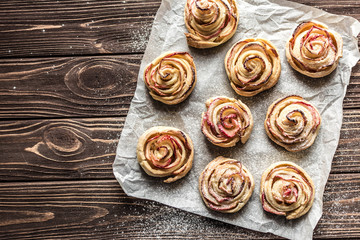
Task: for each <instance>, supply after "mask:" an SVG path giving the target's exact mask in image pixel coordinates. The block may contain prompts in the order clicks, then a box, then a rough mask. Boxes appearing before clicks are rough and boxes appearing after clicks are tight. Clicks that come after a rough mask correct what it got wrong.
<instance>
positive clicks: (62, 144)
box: [43, 127, 85, 156]
mask: <svg viewBox="0 0 360 240" xmlns="http://www.w3.org/2000/svg"><path fill="white" fill-rule="evenodd" d="M43 141H44V143H45V144H46V145H47V147H48V148H49V149H51V150H52V151H53V152H54V153H55V154H56V155H59V156H73V155H76V154H79V153H81V152H82V151H83V150H84V143H85V139H84V138H83V137H81V136H79V135H78V134H76V133H75V132H74V130H72V129H70V128H68V127H52V128H49V129H47V130H45V131H44V134H43Z"/></svg>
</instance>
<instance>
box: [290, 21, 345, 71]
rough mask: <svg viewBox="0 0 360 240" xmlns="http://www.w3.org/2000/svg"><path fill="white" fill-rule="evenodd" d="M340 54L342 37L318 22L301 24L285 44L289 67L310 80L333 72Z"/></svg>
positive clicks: (341, 51)
mask: <svg viewBox="0 0 360 240" xmlns="http://www.w3.org/2000/svg"><path fill="white" fill-rule="evenodd" d="M342 53H343V40H342V37H341V36H340V35H339V34H338V33H336V32H334V31H332V30H329V29H328V27H327V26H326V25H325V24H323V23H319V22H304V23H301V24H300V25H299V26H298V27H297V28H296V29H295V31H294V33H293V35H292V37H291V38H290V40H289V41H288V42H287V44H286V58H287V60H288V62H289V63H290V65H291V66H292V67H293V68H294V69H295V70H296V71H298V72H300V73H302V74H304V75H306V76H309V77H312V78H320V77H324V76H326V75H329V74H330V73H331V72H332V71H334V69H335V68H336V66H337V65H338V63H339V60H340V58H341V57H342Z"/></svg>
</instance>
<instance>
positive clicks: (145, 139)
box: [136, 126, 194, 183]
mask: <svg viewBox="0 0 360 240" xmlns="http://www.w3.org/2000/svg"><path fill="white" fill-rule="evenodd" d="M136 153H137V158H138V161H139V164H140V166H141V167H142V168H143V169H144V171H145V172H146V173H147V174H148V175H150V176H153V177H168V176H172V177H169V178H167V179H166V180H164V182H166V183H171V182H174V181H176V180H178V179H180V178H182V177H184V176H185V175H186V174H187V173H188V172H189V171H190V169H191V167H192V162H193V158H194V146H193V143H192V141H191V139H190V137H189V136H188V135H187V134H186V133H184V132H183V131H180V130H179V129H177V128H173V127H162V126H159V127H152V128H150V129H148V130H147V131H146V132H145V133H144V134H143V135H141V137H140V138H139V141H138V145H137V149H136Z"/></svg>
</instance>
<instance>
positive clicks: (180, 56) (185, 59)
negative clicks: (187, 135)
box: [144, 52, 196, 105]
mask: <svg viewBox="0 0 360 240" xmlns="http://www.w3.org/2000/svg"><path fill="white" fill-rule="evenodd" d="M144 81H145V85H146V87H147V88H148V89H149V91H150V95H151V96H152V97H153V98H154V99H155V100H158V101H160V102H163V103H165V104H168V105H173V104H178V103H180V102H182V101H184V100H185V99H186V98H187V97H188V96H189V95H190V93H191V92H192V90H193V89H194V87H195V84H196V68H195V64H194V61H193V58H192V57H191V56H190V54H189V53H187V52H169V53H164V54H162V55H160V56H159V57H157V58H156V59H154V60H153V61H152V63H150V64H149V65H148V66H147V67H146V68H145V71H144Z"/></svg>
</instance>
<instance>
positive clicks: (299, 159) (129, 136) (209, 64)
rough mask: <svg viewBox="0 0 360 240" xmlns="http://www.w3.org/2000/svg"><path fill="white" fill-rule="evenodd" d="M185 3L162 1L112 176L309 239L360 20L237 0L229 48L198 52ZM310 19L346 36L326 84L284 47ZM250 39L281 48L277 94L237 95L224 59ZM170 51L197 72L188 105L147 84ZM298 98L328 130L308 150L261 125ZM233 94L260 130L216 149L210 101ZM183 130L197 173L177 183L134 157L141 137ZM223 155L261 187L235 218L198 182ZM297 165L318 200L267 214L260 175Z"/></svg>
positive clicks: (133, 191) (191, 205) (134, 192)
mask: <svg viewBox="0 0 360 240" xmlns="http://www.w3.org/2000/svg"><path fill="white" fill-rule="evenodd" d="M185 2H186V1H185V0H183V1H178V0H163V1H162V4H161V6H160V8H159V10H158V12H157V15H156V17H155V20H154V24H153V28H152V32H151V36H150V40H149V43H148V45H147V48H146V51H145V55H144V57H143V60H142V63H141V67H140V71H139V77H138V83H137V88H136V92H135V96H134V98H133V100H132V103H131V106H130V110H129V113H128V116H127V119H126V123H125V126H124V129H123V131H122V134H121V138H120V141H119V145H118V149H117V154H116V159H115V162H114V165H113V169H114V174H115V177H116V178H117V180H118V181H119V183H120V185H121V187H122V188H123V190H124V191H125V192H126V193H127V194H128V195H129V196H133V197H138V198H144V199H150V200H154V201H157V202H160V203H163V204H166V205H169V206H172V207H176V208H179V209H183V210H185V211H189V212H192V213H195V214H199V215H202V216H206V217H209V218H213V219H217V220H219V221H223V222H226V223H230V224H234V225H237V226H241V227H245V228H248V229H253V230H257V231H261V232H271V233H274V234H276V235H279V236H282V237H286V238H290V239H311V238H312V235H313V230H314V228H315V226H316V224H317V222H318V220H319V219H320V217H321V215H322V196H323V192H324V187H325V184H326V181H327V178H328V176H329V172H330V168H331V161H332V159H333V156H334V153H335V150H336V148H337V145H338V140H339V135H340V128H341V124H342V102H343V98H344V96H345V92H346V87H347V85H348V84H349V79H350V74H351V68H352V67H353V66H354V65H355V64H356V63H357V61H358V60H359V56H360V55H359V50H358V47H357V39H356V36H357V35H358V33H359V32H360V23H359V22H358V21H357V20H355V19H353V18H351V17H345V16H338V15H334V14H329V13H326V12H324V11H322V10H319V9H316V8H313V7H309V6H304V5H301V4H297V3H292V2H288V1H284V0H241V1H240V0H238V1H237V3H238V7H239V11H240V22H239V26H238V29H237V32H236V34H235V35H234V36H233V37H232V38H231V39H230V40H229V41H228V42H227V43H225V44H223V45H221V46H219V47H216V48H213V49H205V50H199V49H194V48H190V47H188V46H187V43H186V38H185V35H184V32H186V28H185V24H184V19H183V14H184V5H185ZM308 20H318V21H320V22H323V23H325V24H327V25H328V26H329V28H331V29H333V30H335V31H337V32H338V33H340V34H341V35H342V37H343V40H344V54H343V58H342V59H341V60H340V64H339V66H338V68H337V69H336V71H334V72H333V73H332V74H330V75H329V76H327V77H324V78H321V79H312V78H309V77H306V76H303V75H301V74H299V73H297V72H296V71H295V70H293V69H292V68H291V67H290V65H289V64H288V63H287V61H286V57H285V50H284V48H285V43H286V41H287V40H288V39H289V38H290V36H291V34H292V32H293V30H294V29H295V27H296V26H297V25H298V24H299V23H301V22H303V21H308ZM245 38H265V39H268V40H270V41H271V42H272V43H273V44H274V45H275V46H276V48H277V49H278V51H279V54H280V57H281V67H282V71H281V76H280V79H279V82H278V83H277V84H276V85H275V86H274V87H273V88H271V89H269V90H267V91H265V92H262V93H260V94H258V95H256V96H254V97H249V98H246V97H241V96H238V95H237V94H236V93H235V92H234V91H233V89H232V88H231V86H230V83H229V80H228V78H227V75H226V72H225V68H224V63H223V59H224V57H225V54H226V52H227V51H228V49H229V48H230V47H231V46H232V45H233V44H234V43H236V42H237V41H239V40H242V39H245ZM166 51H187V52H189V53H190V54H191V55H192V56H193V57H194V61H195V64H196V68H197V79H198V80H197V84H196V86H195V89H194V91H193V92H192V94H191V95H190V96H189V98H188V99H187V100H185V102H183V103H181V104H178V105H176V106H167V105H165V104H162V103H160V102H157V101H155V100H153V99H152V98H151V96H150V95H149V94H148V91H147V89H146V87H145V85H144V81H143V71H144V68H145V66H146V65H147V64H149V63H150V62H151V61H152V60H153V59H154V58H156V57H157V56H158V55H160V54H161V53H163V52H166ZM292 94H297V95H300V96H302V97H304V98H305V99H306V100H308V101H310V102H312V103H313V104H314V105H315V106H316V107H317V108H318V109H319V112H320V114H321V116H322V126H321V130H320V133H319V135H318V137H317V139H316V140H315V143H314V145H313V146H312V147H310V148H309V149H307V150H305V151H302V152H299V153H291V152H287V151H286V150H284V149H283V148H282V147H279V146H277V145H276V144H274V143H273V142H272V141H271V140H270V139H269V138H268V137H267V135H266V133H265V130H264V126H263V122H264V119H265V115H266V111H267V108H268V106H269V105H270V104H271V103H272V102H273V101H274V100H276V99H278V98H280V97H285V96H288V95H292ZM219 95H223V96H228V97H232V98H238V99H240V100H241V101H243V102H244V103H245V104H246V105H247V106H248V107H249V108H250V110H251V112H252V114H253V117H254V129H253V131H252V133H251V136H250V139H249V140H248V142H247V143H246V144H244V145H242V144H241V143H238V144H237V145H236V146H235V147H232V148H227V149H224V148H220V147H216V146H214V145H212V144H211V143H210V142H209V141H208V140H207V139H206V138H205V137H204V135H203V134H202V133H201V130H200V125H201V113H202V112H203V111H205V110H206V107H205V101H206V100H207V99H208V98H210V97H214V96H219ZM160 125H162V126H172V127H177V128H179V129H181V130H183V131H185V132H186V133H188V134H189V135H190V137H191V138H192V140H193V142H194V146H195V157H194V164H193V168H192V170H191V171H190V172H189V173H188V175H187V176H186V177H184V178H183V179H181V180H178V181H177V182H175V183H172V184H166V183H163V182H162V181H163V179H158V178H154V177H150V176H148V175H146V173H145V172H144V171H143V170H142V169H141V167H140V166H139V164H138V162H137V159H136V145H137V140H138V137H139V136H140V135H141V134H142V133H143V132H144V131H145V130H147V129H148V128H150V127H153V126H160ZM219 155H222V156H225V157H230V158H234V159H238V160H240V161H241V162H242V163H243V164H244V165H245V166H246V167H247V168H248V169H249V170H250V172H251V173H252V174H253V176H254V180H255V184H256V185H255V190H254V193H253V195H252V197H251V198H250V200H249V202H248V203H247V204H246V205H245V207H244V208H243V209H241V210H240V211H239V212H238V213H235V214H221V213H216V212H214V211H211V210H209V209H207V208H206V207H205V205H204V204H203V202H202V199H201V197H200V194H199V192H198V178H199V174H200V173H201V171H202V170H203V169H204V168H205V166H206V165H207V164H208V163H209V162H210V161H211V160H213V159H214V158H215V157H217V156H219ZM283 160H287V161H292V162H295V163H296V164H298V165H300V166H301V167H303V168H304V169H305V170H306V171H307V172H308V174H309V175H310V176H311V177H312V179H313V181H314V183H315V187H316V195H315V201H314V204H313V207H312V208H311V210H310V211H309V212H308V214H306V215H304V216H302V217H301V218H300V219H296V220H291V221H288V220H286V219H285V218H284V217H281V216H276V215H273V214H269V213H266V212H264V211H263V209H262V206H261V203H260V200H259V188H260V178H261V174H262V172H263V171H264V170H265V169H266V168H267V167H268V166H270V165H271V164H272V163H274V162H277V161H283Z"/></svg>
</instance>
